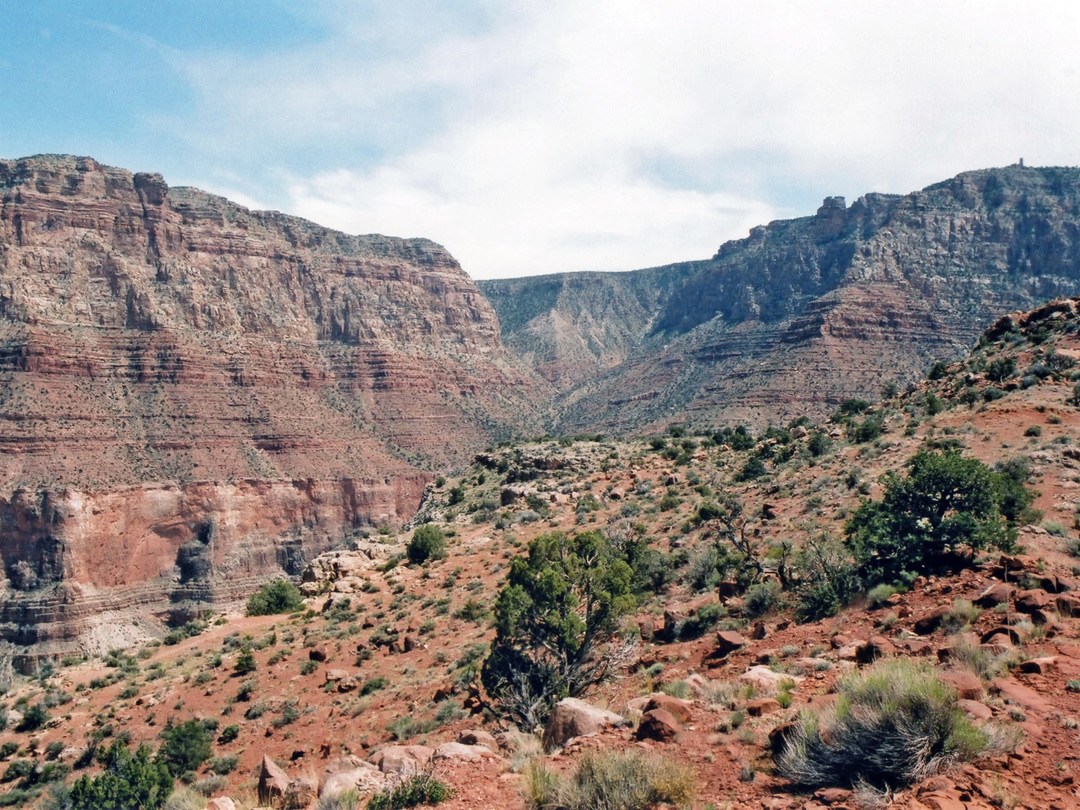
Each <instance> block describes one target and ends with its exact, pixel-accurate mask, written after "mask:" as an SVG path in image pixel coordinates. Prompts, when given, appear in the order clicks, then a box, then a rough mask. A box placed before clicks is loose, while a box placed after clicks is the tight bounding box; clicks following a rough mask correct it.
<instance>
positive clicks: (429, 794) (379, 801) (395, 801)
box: [367, 772, 454, 810]
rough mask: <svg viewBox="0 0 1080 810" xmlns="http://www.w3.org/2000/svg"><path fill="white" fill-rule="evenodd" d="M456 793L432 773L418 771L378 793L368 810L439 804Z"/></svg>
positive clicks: (399, 808)
mask: <svg viewBox="0 0 1080 810" xmlns="http://www.w3.org/2000/svg"><path fill="white" fill-rule="evenodd" d="M453 795H454V791H453V789H452V788H451V787H450V786H449V785H447V784H446V783H445V782H442V781H440V780H438V779H436V778H435V777H434V776H433V775H432V774H430V773H426V772H424V773H418V774H414V775H413V776H410V777H409V778H408V779H405V780H404V781H402V782H400V783H398V784H397V785H394V786H393V787H391V788H388V789H385V790H382V791H380V792H379V793H376V794H375V795H374V796H372V797H371V799H370V800H369V801H368V804H367V810H401V808H407V807H416V806H418V805H421V804H428V805H431V804H438V803H439V802H442V801H445V800H446V799H449V798H450V797H451V796H453Z"/></svg>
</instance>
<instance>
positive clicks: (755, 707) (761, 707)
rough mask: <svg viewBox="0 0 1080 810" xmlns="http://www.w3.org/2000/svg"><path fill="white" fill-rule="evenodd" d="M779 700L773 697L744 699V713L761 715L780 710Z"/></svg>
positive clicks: (752, 715) (754, 715)
mask: <svg viewBox="0 0 1080 810" xmlns="http://www.w3.org/2000/svg"><path fill="white" fill-rule="evenodd" d="M780 708H781V706H780V701H778V700H774V699H773V698H754V699H753V700H748V701H746V713H747V714H748V715H750V716H751V717H761V716H762V715H763V714H770V713H771V712H778V711H780Z"/></svg>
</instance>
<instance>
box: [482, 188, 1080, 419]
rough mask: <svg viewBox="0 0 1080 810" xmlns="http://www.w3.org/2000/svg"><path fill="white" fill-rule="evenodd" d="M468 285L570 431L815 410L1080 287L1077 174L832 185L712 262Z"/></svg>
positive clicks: (957, 348)
mask: <svg viewBox="0 0 1080 810" xmlns="http://www.w3.org/2000/svg"><path fill="white" fill-rule="evenodd" d="M478 286H479V287H480V289H481V290H482V291H483V292H484V294H485V295H487V296H488V298H489V300H490V301H491V302H492V304H493V306H494V307H495V310H496V312H497V313H498V314H499V318H500V323H501V326H502V332H503V340H504V342H505V343H506V345H507V346H508V347H509V348H511V350H513V351H515V352H517V353H518V354H519V355H520V356H521V357H522V358H523V359H525V360H526V361H527V362H529V363H530V364H531V365H532V366H533V367H534V368H536V369H537V371H538V372H539V373H540V374H541V375H543V376H544V377H545V378H547V379H548V380H550V381H551V382H552V383H554V384H555V385H556V386H557V387H558V388H559V390H560V392H561V394H560V399H559V406H558V412H559V417H558V420H559V424H558V427H559V429H561V430H563V431H573V430H578V429H585V428H602V429H609V430H632V429H640V428H643V427H645V426H648V425H651V424H654V423H656V424H662V423H664V422H667V421H671V420H689V421H691V422H701V423H715V422H731V421H742V420H748V421H751V422H754V423H757V424H762V423H764V422H766V421H768V420H770V419H772V420H778V419H787V418H790V417H792V416H796V415H801V414H804V413H821V412H823V411H826V410H828V409H830V408H832V407H833V406H835V404H836V403H838V402H840V401H841V400H842V399H844V398H846V397H849V396H862V397H866V396H870V397H873V396H876V394H877V392H878V391H879V389H880V387H881V385H882V384H883V383H884V382H886V381H888V380H894V381H897V382H901V383H903V382H909V381H912V380H915V379H917V378H919V377H921V376H922V375H923V374H924V373H925V371H926V368H927V366H928V365H929V364H930V363H931V362H932V361H933V360H935V359H942V358H953V357H956V356H958V355H960V354H961V353H962V352H964V351H965V350H966V349H967V348H968V346H969V345H970V344H971V343H972V341H973V340H974V339H975V338H976V337H977V336H978V334H979V331H980V330H981V329H982V328H984V326H985V325H986V324H987V323H988V322H990V321H992V320H993V319H994V318H996V317H997V316H998V315H1000V314H1002V313H1004V312H1006V311H1009V310H1012V309H1024V308H1031V307H1032V306H1035V305H1036V304H1038V303H1039V302H1041V301H1044V300H1046V299H1048V298H1052V297H1055V296H1061V295H1071V294H1075V293H1076V292H1078V291H1080V169H1076V168H1030V167H1022V166H1010V167H1006V168H1002V169H989V170H983V171H974V172H968V173H964V174H961V175H959V176H957V177H955V178H953V179H951V180H947V181H945V182H943V183H938V184H936V185H933V186H930V187H928V188H926V189H923V190H922V191H918V192H914V193H912V194H908V195H905V196H899V195H884V194H869V195H866V196H865V197H862V198H860V199H859V200H858V201H856V202H855V203H854V204H853V205H851V206H849V207H846V206H845V204H844V202H843V200H842V199H841V198H828V199H826V200H825V203H824V204H823V205H822V206H821V208H820V209H818V212H817V213H816V214H815V215H814V216H812V217H802V218H799V219H792V220H782V221H777V222H772V223H770V224H769V225H766V226H762V227H758V228H754V229H753V230H752V231H751V233H750V235H749V236H748V237H747V238H746V239H741V240H737V241H733V242H728V243H726V244H724V245H723V246H721V248H720V249H719V251H717V253H716V255H715V256H713V257H712V258H711V259H708V260H704V261H695V262H685V263H681V264H674V265H668V266H666V267H659V268H651V269H646V270H636V271H633V272H628V273H612V274H603V275H600V274H562V275H554V276H544V277H539V278H526V279H515V280H511V281H481V282H479V283H478ZM611 317H614V318H615V319H616V320H617V322H616V323H614V324H612V323H610V322H609V320H608V319H609V318H611Z"/></svg>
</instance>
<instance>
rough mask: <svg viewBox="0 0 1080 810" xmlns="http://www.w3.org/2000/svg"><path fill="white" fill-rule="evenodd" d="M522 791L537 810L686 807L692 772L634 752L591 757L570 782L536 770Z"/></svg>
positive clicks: (684, 766)
mask: <svg viewBox="0 0 1080 810" xmlns="http://www.w3.org/2000/svg"><path fill="white" fill-rule="evenodd" d="M526 787H527V790H528V792H529V797H528V798H529V803H530V806H531V807H533V808H536V810H540V809H541V808H559V810H596V809H599V810H646V809H647V808H650V807H653V806H655V805H657V804H671V805H685V804H688V803H689V802H690V800H691V798H692V797H693V794H694V771H693V769H692V768H691V767H690V766H689V765H687V764H685V763H683V762H679V761H677V760H674V759H668V758H665V757H662V756H658V755H653V756H649V755H646V754H642V753H640V752H637V751H628V752H621V751H604V752H590V753H588V754H586V755H585V756H584V757H582V759H581V762H580V764H579V765H578V767H577V770H576V771H575V772H574V773H573V775H572V776H570V777H569V778H563V777H560V776H559V775H558V774H556V773H553V772H551V771H548V770H547V769H546V768H545V766H543V765H542V764H539V765H534V766H533V767H532V768H531V773H529V774H527V775H526Z"/></svg>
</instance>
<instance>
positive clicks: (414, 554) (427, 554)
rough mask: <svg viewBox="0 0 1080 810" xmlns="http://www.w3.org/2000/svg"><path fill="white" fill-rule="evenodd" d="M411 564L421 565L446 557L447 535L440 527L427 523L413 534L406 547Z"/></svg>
mask: <svg viewBox="0 0 1080 810" xmlns="http://www.w3.org/2000/svg"><path fill="white" fill-rule="evenodd" d="M405 554H406V556H407V557H408V558H409V562H411V563H413V564H415V565H419V564H420V563H424V562H427V561H428V560H441V559H442V558H443V557H445V556H446V533H445V532H444V531H443V530H442V529H440V528H439V527H438V526H434V525H432V524H431V523H425V524H424V525H423V526H420V527H419V528H417V530H416V531H415V532H413V536H412V537H411V538H410V540H409V544H408V545H407V546H406V547H405Z"/></svg>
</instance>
